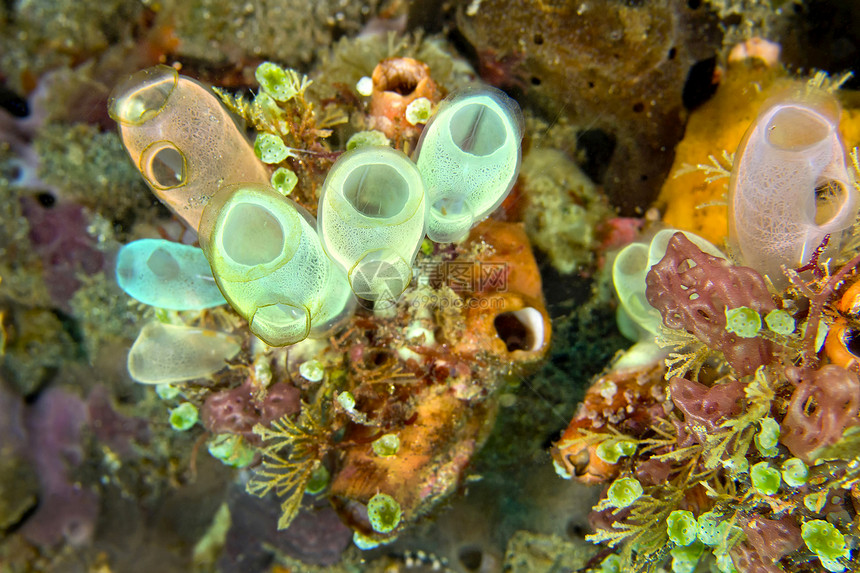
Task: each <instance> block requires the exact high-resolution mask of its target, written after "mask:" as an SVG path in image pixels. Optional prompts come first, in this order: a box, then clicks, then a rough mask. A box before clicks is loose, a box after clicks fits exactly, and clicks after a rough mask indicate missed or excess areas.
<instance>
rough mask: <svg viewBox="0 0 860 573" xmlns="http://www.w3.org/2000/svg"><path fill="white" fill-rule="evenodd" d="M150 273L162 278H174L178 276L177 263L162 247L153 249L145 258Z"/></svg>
mask: <svg viewBox="0 0 860 573" xmlns="http://www.w3.org/2000/svg"><path fill="white" fill-rule="evenodd" d="M146 266H147V267H149V270H151V271H152V274H154V275H155V276H157V277H158V278H160V279H162V280H165V281H167V280H174V279H176V278H177V277H178V276H179V263H178V262H177V261H176V259H175V258H173V255H171V254H170V253H168V252H167V251H165V250H164V249H155V250H154V251H152V254H151V255H149V258H148V259H147V260H146Z"/></svg>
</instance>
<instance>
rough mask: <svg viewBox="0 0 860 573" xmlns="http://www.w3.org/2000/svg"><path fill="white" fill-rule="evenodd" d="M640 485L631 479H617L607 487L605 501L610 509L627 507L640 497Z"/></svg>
mask: <svg viewBox="0 0 860 573" xmlns="http://www.w3.org/2000/svg"><path fill="white" fill-rule="evenodd" d="M644 491H645V490H644V489H642V484H641V483H639V480H637V479H636V478H632V477H624V478H618V479H617V480H615V481H614V482H612V485H611V486H609V491H607V492H606V499H607V500H608V501H609V505H611V506H612V507H619V508H620V507H627V506H628V505H631V504H632V503H633V502H634V501H636V500H637V499H639V497H640V496H641V495H642V492H644Z"/></svg>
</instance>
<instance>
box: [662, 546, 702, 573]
mask: <svg viewBox="0 0 860 573" xmlns="http://www.w3.org/2000/svg"><path fill="white" fill-rule="evenodd" d="M704 552H705V546H704V545H703V544H702V542H701V541H695V538H694V541H693V542H691V543H689V544H688V545H679V546H678V547H673V548H672V549H671V550H670V551H669V553H670V554H671V555H672V573H693V571H695V570H696V565H697V564H698V563H699V558H700V557H701V556H702V553H704Z"/></svg>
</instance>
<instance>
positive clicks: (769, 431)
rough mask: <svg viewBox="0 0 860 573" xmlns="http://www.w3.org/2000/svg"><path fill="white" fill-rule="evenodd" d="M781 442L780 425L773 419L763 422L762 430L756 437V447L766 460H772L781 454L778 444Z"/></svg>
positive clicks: (766, 419) (765, 419)
mask: <svg viewBox="0 0 860 573" xmlns="http://www.w3.org/2000/svg"><path fill="white" fill-rule="evenodd" d="M778 442H779V423H777V421H776V420H774V419H773V418H770V417H768V418H764V419H763V420H762V421H761V430H759V432H758V433H757V434H756V435H755V447H756V448H757V449H758V451H759V453H761V455H763V456H764V457H766V458H772V457H774V456H775V455H776V454H778V453H779V450H778V449H777V447H776V444H777V443H778Z"/></svg>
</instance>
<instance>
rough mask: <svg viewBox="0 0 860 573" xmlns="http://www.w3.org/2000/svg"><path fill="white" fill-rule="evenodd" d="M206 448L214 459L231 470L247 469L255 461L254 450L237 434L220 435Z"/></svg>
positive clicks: (210, 441)
mask: <svg viewBox="0 0 860 573" xmlns="http://www.w3.org/2000/svg"><path fill="white" fill-rule="evenodd" d="M206 447H207V449H208V450H209V453H210V454H211V455H212V457H213V458H215V459H216V460H219V461H220V462H221V463H222V464H224V465H225V466H230V467H231V468H246V467H248V466H249V465H251V462H253V461H254V453H255V450H254V448H252V447H251V446H249V445H248V444H247V443H246V442H245V440H244V439H243V438H242V436H239V435H237V434H218V435H217V436H215V437H213V438H212V439H211V440H209V443H208V444H207V445H206Z"/></svg>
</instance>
